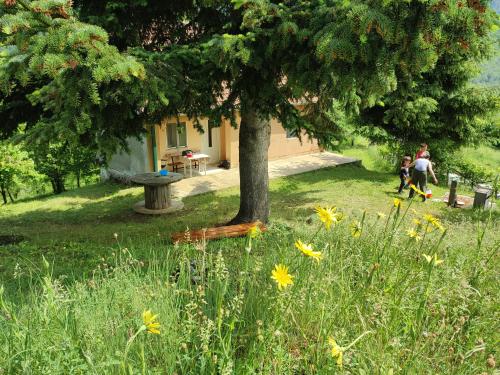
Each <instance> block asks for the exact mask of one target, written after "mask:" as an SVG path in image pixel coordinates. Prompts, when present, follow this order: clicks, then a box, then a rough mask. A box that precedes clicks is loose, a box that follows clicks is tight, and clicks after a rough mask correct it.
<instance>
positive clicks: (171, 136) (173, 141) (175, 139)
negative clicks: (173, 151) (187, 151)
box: [167, 122, 187, 148]
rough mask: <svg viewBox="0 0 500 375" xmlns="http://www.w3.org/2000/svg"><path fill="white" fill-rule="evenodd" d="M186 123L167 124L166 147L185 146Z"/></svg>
mask: <svg viewBox="0 0 500 375" xmlns="http://www.w3.org/2000/svg"><path fill="white" fill-rule="evenodd" d="M186 134H187V132H186V123H185V122H181V123H180V124H179V125H177V124H175V123H174V124H167V147H168V148H178V147H186V146H187V135H186Z"/></svg>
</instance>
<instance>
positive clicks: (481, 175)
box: [451, 159, 498, 188]
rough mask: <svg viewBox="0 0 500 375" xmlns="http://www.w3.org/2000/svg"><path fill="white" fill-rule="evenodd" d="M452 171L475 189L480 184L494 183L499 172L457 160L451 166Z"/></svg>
mask: <svg viewBox="0 0 500 375" xmlns="http://www.w3.org/2000/svg"><path fill="white" fill-rule="evenodd" d="M451 168H452V170H453V171H454V172H455V173H457V174H459V175H460V176H461V177H462V178H463V179H464V180H465V181H466V182H467V183H468V184H469V185H470V186H471V188H473V187H474V186H476V185H477V184H479V183H492V182H493V181H494V179H495V177H496V176H498V171H497V172H496V173H495V171H493V170H491V169H488V168H485V167H483V166H481V165H478V164H476V163H471V162H469V161H465V160H460V159H459V160H455V161H454V162H453V164H452V166H451Z"/></svg>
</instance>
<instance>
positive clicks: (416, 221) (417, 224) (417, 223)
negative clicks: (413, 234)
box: [413, 219, 422, 227]
mask: <svg viewBox="0 0 500 375" xmlns="http://www.w3.org/2000/svg"><path fill="white" fill-rule="evenodd" d="M413 224H415V225H416V226H417V227H421V226H422V222H421V221H420V220H418V219H413Z"/></svg>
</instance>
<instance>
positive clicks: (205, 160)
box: [203, 158, 207, 176]
mask: <svg viewBox="0 0 500 375" xmlns="http://www.w3.org/2000/svg"><path fill="white" fill-rule="evenodd" d="M203 161H204V162H205V176H206V175H207V159H206V158H205V159H203Z"/></svg>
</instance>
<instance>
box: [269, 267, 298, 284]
mask: <svg viewBox="0 0 500 375" xmlns="http://www.w3.org/2000/svg"><path fill="white" fill-rule="evenodd" d="M271 278H272V279H274V281H276V283H277V284H278V289H279V290H282V289H283V288H286V287H287V286H288V285H293V280H292V279H293V276H292V275H290V274H289V273H288V267H285V266H284V265H282V264H277V265H275V266H274V270H273V272H272V276H271Z"/></svg>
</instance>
